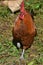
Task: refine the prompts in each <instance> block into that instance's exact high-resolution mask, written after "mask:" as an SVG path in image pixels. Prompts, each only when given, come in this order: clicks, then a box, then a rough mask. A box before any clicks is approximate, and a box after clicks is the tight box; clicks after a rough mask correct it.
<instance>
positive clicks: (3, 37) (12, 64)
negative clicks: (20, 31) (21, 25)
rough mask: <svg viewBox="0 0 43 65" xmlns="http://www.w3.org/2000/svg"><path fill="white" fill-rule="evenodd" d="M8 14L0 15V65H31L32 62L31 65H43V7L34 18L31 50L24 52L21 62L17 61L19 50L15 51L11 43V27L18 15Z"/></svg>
mask: <svg viewBox="0 0 43 65" xmlns="http://www.w3.org/2000/svg"><path fill="white" fill-rule="evenodd" d="M0 8H1V7H0ZM0 11H1V9H0ZM2 11H3V10H2ZM2 11H1V12H2ZM1 14H2V13H1ZM5 14H6V13H5ZM9 14H10V13H9ZM9 14H8V16H7V17H6V15H5V16H3V14H2V15H0V65H32V64H29V63H31V62H33V61H34V62H33V65H43V7H42V8H41V9H40V10H39V11H38V12H37V15H36V16H34V23H35V25H36V28H37V36H36V37H35V39H34V42H33V45H32V46H31V48H29V49H28V50H26V51H25V55H24V57H25V60H24V61H22V62H20V60H19V57H20V55H21V49H20V50H17V48H16V47H15V46H14V45H13V43H12V27H13V24H14V21H15V19H16V17H17V15H18V14H19V13H14V14H10V15H9Z"/></svg>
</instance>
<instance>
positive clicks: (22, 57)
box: [20, 49, 25, 59]
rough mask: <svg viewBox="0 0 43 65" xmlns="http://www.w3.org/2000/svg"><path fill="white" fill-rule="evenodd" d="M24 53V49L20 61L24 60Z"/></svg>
mask: <svg viewBox="0 0 43 65" xmlns="http://www.w3.org/2000/svg"><path fill="white" fill-rule="evenodd" d="M24 51H25V49H23V52H22V54H21V56H20V59H24Z"/></svg>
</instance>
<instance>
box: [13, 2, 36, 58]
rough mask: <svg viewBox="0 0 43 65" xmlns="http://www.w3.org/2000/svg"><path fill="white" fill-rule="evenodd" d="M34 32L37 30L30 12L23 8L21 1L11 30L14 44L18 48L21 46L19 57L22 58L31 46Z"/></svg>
mask: <svg viewBox="0 0 43 65" xmlns="http://www.w3.org/2000/svg"><path fill="white" fill-rule="evenodd" d="M36 33H37V31H36V27H35V24H34V22H33V19H32V17H31V15H30V13H28V12H27V11H26V10H25V8H24V1H22V3H21V5H20V14H19V15H18V17H17V19H16V20H15V22H14V26H13V30H12V34H13V41H16V43H14V44H15V45H17V47H18V48H20V47H22V54H21V56H20V59H23V58H24V52H25V50H26V49H28V48H30V47H31V45H32V43H33V41H34V37H35V35H36Z"/></svg>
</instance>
